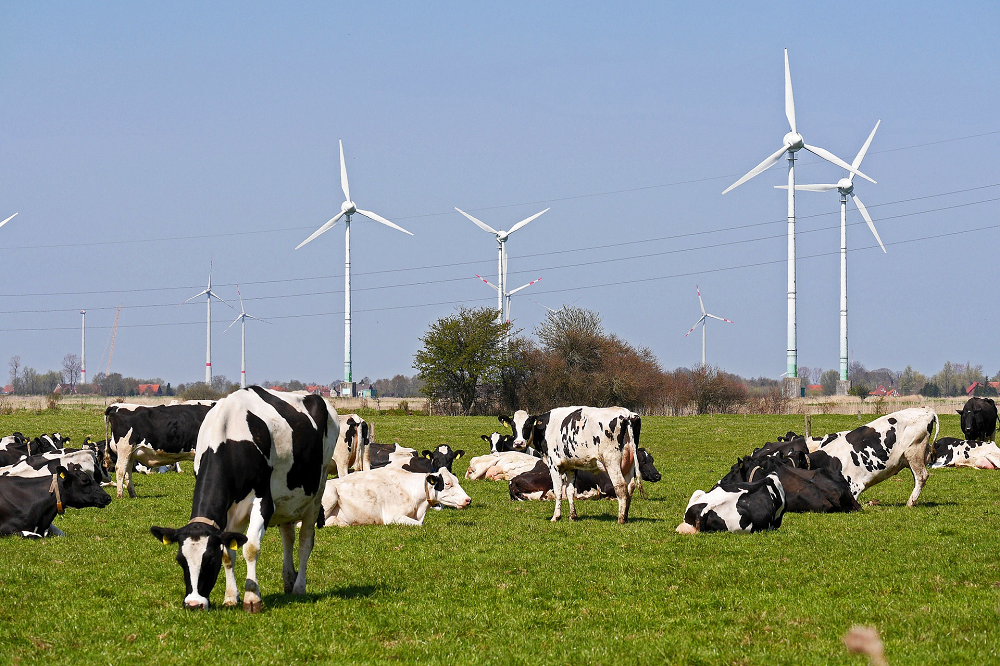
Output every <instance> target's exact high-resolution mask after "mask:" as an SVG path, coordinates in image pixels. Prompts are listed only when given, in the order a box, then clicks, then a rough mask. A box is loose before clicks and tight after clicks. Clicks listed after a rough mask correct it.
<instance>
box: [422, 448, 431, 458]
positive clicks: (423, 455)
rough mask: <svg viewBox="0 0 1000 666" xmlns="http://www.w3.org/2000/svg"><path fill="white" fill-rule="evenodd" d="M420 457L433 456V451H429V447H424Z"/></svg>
mask: <svg viewBox="0 0 1000 666" xmlns="http://www.w3.org/2000/svg"><path fill="white" fill-rule="evenodd" d="M420 457H421V458H428V459H429V458H430V457H431V452H430V451H428V450H427V449H424V450H423V451H421V452H420Z"/></svg>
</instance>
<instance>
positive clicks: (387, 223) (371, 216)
mask: <svg viewBox="0 0 1000 666" xmlns="http://www.w3.org/2000/svg"><path fill="white" fill-rule="evenodd" d="M358 212H359V213H361V214H362V215H364V216H365V217H367V218H368V219H369V220H375V221H376V222H381V223H382V224H384V225H385V226H387V227H392V228H393V229H395V230H396V231H402V232H403V233H404V234H410V235H411V236H412V235H413V234H412V233H410V232H409V231H407V230H406V229H404V228H403V227H401V226H399V225H398V224H393V223H392V222H390V221H389V220H387V219H385V218H384V217H382V216H381V215H377V214H375V213H373V212H371V211H370V210H361V209H360V208H359V209H358Z"/></svg>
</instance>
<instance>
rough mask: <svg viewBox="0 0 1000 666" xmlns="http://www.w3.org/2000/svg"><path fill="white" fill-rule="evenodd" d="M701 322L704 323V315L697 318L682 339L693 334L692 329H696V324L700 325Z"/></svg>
mask: <svg viewBox="0 0 1000 666" xmlns="http://www.w3.org/2000/svg"><path fill="white" fill-rule="evenodd" d="M703 321H705V315H702V316H701V317H699V318H698V321H696V322H695V323H694V326H692V327H691V330H690V331H688V332H687V333H685V334H684V337H685V338H686V337H687V336H689V335H691V334H692V333H694V329H696V328H698V324H700V323H702V322H703Z"/></svg>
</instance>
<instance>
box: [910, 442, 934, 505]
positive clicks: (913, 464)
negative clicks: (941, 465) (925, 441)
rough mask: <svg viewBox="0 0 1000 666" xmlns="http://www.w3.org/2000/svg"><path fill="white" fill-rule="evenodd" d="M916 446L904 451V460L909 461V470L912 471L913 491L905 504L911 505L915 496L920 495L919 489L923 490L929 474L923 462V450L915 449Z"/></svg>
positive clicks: (915, 498)
mask: <svg viewBox="0 0 1000 666" xmlns="http://www.w3.org/2000/svg"><path fill="white" fill-rule="evenodd" d="M916 448H917V447H910V448H909V449H908V450H907V452H906V460H907V462H909V463H910V471H911V472H913V492H912V493H911V494H910V499H908V500H906V506H913V505H914V504H915V503H916V501H917V498H918V497H920V491H921V490H923V488H924V484H925V483H927V478H928V477H929V476H930V472H928V471H927V466H926V465H925V464H924V456H925V452H924V451H923V450H920V451H916V450H915V449H916ZM911 451H912V453H911Z"/></svg>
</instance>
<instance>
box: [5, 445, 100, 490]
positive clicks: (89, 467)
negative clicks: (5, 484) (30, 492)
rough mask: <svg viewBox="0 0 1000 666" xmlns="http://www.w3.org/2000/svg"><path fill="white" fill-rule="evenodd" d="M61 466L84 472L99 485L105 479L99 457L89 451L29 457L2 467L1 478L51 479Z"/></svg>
mask: <svg viewBox="0 0 1000 666" xmlns="http://www.w3.org/2000/svg"><path fill="white" fill-rule="evenodd" d="M60 466H61V467H65V468H66V469H71V470H76V469H79V470H82V471H84V472H86V473H87V474H89V475H90V476H92V477H93V478H94V481H96V482H97V483H101V481H103V480H104V478H105V474H104V469H103V468H102V467H101V466H100V464H98V462H97V455H96V454H95V453H94V452H93V451H90V450H89V449H82V450H76V451H68V452H65V451H64V452H58V451H57V452H53V453H43V454H41V455H37V456H28V457H27V458H24V459H22V460H20V461H18V462H16V463H14V464H13V465H8V466H6V467H0V476H19V477H22V478H35V477H40V476H50V477H51V476H52V474H54V473H55V471H56V469H58V468H59V467H60Z"/></svg>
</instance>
